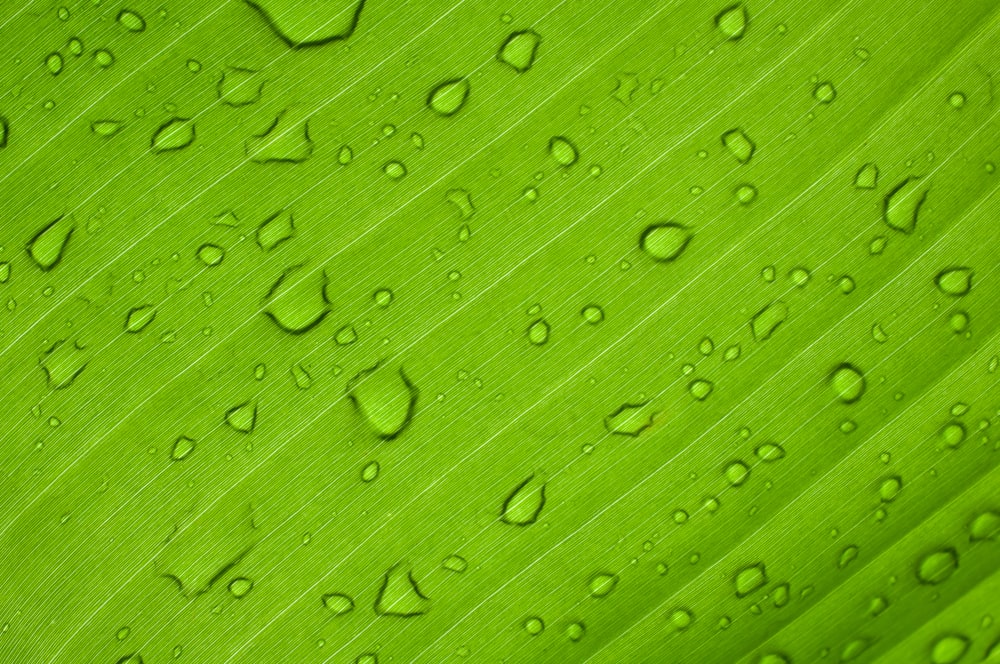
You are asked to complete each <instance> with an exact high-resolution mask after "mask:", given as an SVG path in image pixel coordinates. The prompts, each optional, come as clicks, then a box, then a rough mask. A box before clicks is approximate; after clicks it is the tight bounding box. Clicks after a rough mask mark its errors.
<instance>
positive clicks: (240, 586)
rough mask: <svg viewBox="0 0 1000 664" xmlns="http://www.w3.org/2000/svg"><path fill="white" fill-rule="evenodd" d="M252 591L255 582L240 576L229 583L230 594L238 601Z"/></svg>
mask: <svg viewBox="0 0 1000 664" xmlns="http://www.w3.org/2000/svg"><path fill="white" fill-rule="evenodd" d="M251 590H253V581H251V580H250V579H248V578H246V577H243V576H239V577H236V578H235V579H233V580H232V581H230V582H229V594H230V595H232V596H233V597H235V598H236V599H243V598H244V597H246V596H247V594H248V593H249V592H250V591H251Z"/></svg>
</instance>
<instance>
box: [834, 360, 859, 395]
mask: <svg viewBox="0 0 1000 664" xmlns="http://www.w3.org/2000/svg"><path fill="white" fill-rule="evenodd" d="M829 380H830V386H831V387H833V391H834V394H836V395H837V398H838V399H839V400H840V401H841V402H842V403H847V404H850V403H854V402H856V401H857V400H858V399H860V398H861V397H862V395H863V394H864V393H865V377H864V375H863V374H862V373H861V370H860V369H858V368H857V367H856V366H854V365H853V364H849V363H847V362H845V363H843V364H840V365H838V366H837V367H836V368H834V370H833V371H832V372H831V373H830V379H829Z"/></svg>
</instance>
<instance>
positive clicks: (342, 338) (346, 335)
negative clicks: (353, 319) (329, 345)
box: [333, 325, 358, 346]
mask: <svg viewBox="0 0 1000 664" xmlns="http://www.w3.org/2000/svg"><path fill="white" fill-rule="evenodd" d="M333 340H334V341H335V342H336V344H337V345H338V346H350V345H351V344H353V343H354V342H355V341H357V340H358V332H357V330H355V329H354V326H353V325H344V326H343V327H341V328H340V329H338V330H337V332H336V334H334V335H333Z"/></svg>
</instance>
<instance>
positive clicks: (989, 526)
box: [969, 510, 1000, 542]
mask: <svg viewBox="0 0 1000 664" xmlns="http://www.w3.org/2000/svg"><path fill="white" fill-rule="evenodd" d="M998 537H1000V512H997V511H995V510H985V511H982V512H980V513H979V514H977V515H976V516H974V517H973V518H972V521H970V522H969V541H970V542H985V541H992V540H996V539H997V538H998Z"/></svg>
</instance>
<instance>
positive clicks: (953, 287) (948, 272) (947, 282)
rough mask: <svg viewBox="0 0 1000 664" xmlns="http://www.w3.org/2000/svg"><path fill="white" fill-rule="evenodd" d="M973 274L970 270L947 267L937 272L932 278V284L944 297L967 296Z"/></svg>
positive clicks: (970, 288)
mask: <svg viewBox="0 0 1000 664" xmlns="http://www.w3.org/2000/svg"><path fill="white" fill-rule="evenodd" d="M974 274H975V273H974V272H973V271H972V268H968V267H949V268H946V269H944V270H941V271H940V272H938V274H937V276H936V277H934V283H935V284H936V285H937V287H938V290H939V291H941V292H942V293H944V294H945V295H950V296H952V297H961V296H963V295H967V294H968V293H969V291H970V290H972V277H973V276H974Z"/></svg>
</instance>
